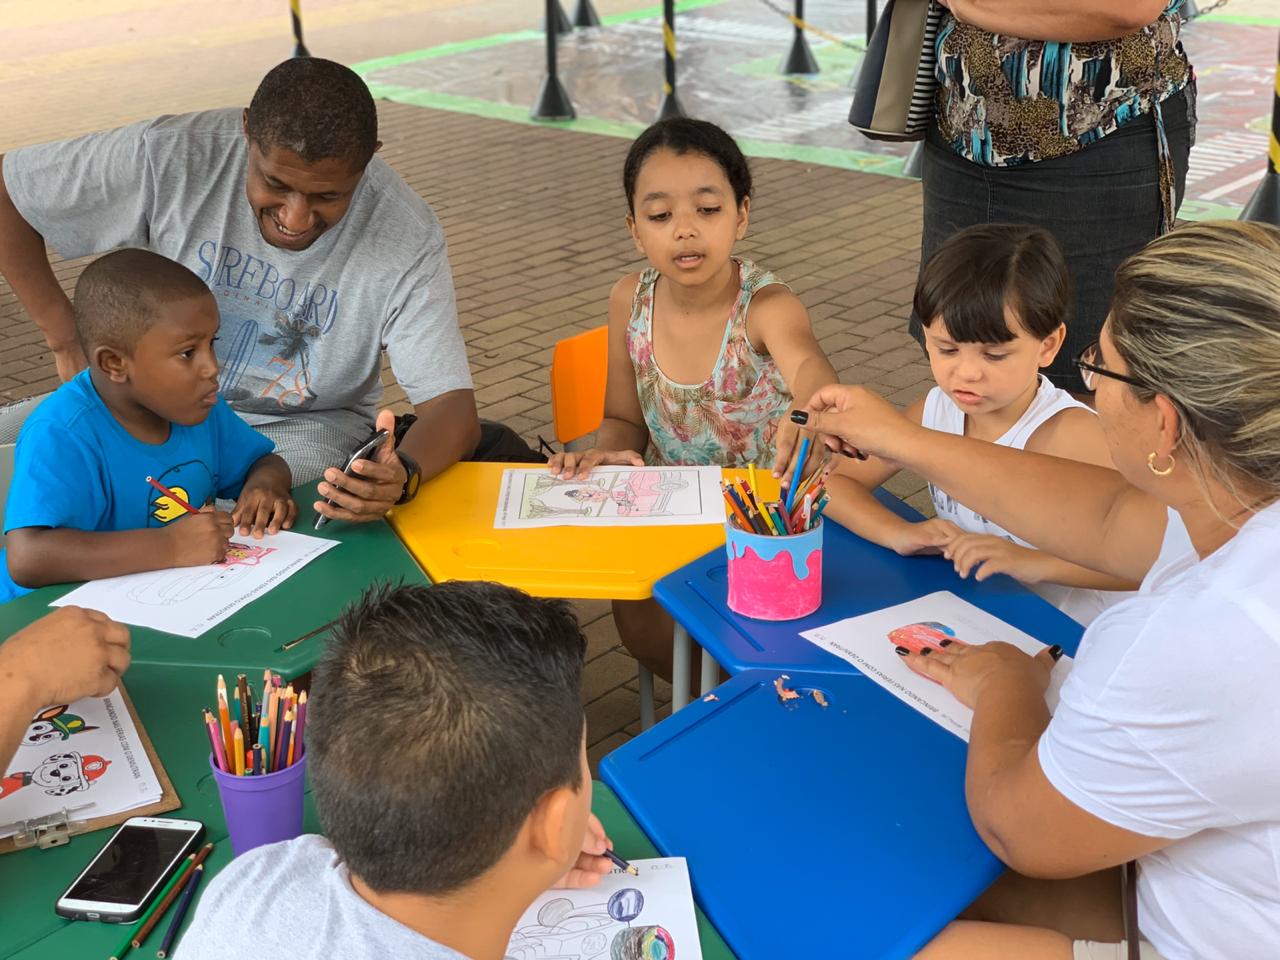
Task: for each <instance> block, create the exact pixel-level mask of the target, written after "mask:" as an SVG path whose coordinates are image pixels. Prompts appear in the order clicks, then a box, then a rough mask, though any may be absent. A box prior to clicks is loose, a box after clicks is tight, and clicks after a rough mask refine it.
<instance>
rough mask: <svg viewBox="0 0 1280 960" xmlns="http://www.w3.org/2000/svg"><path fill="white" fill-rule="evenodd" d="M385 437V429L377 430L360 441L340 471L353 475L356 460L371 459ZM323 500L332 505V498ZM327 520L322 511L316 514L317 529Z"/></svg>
mask: <svg viewBox="0 0 1280 960" xmlns="http://www.w3.org/2000/svg"><path fill="white" fill-rule="evenodd" d="M386 439H387V431H385V430H379V431H377V432H376V433H375V434H374V435H373V436H372V437H370V438H369V439H368V440H366V441H365V442H364V443H362V444H361V445H360V446H359V447H357V448H356V451H355V452H354V453H353V454H351V456H349V457H347V465H346V466H345V467H343V468H342V472H343V473H345V474H346V475H347V476H349V477H352V476H355V473H354V471H353V470H352V469H351V468H352V467H353V466H354V465H355V462H356V461H357V460H371V459H373V455H374V454H375V453H377V450H378V448H379V447H380V446H382V441H384V440H386ZM324 502H325V503H327V504H329V505H330V506H332V505H333V498H332V497H326V498H325V501H324ZM328 522H329V518H328V517H326V516H325V515H324V514H323V513H321V514H317V515H316V529H317V530H319V529H320V528H321V527H323V526H324V525H325V524H326V523H328Z"/></svg>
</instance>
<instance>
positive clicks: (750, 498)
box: [738, 480, 778, 536]
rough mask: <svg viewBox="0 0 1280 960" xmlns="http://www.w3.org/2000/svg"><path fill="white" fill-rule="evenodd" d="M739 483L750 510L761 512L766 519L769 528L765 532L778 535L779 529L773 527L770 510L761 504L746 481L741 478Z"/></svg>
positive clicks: (762, 518) (764, 519)
mask: <svg viewBox="0 0 1280 960" xmlns="http://www.w3.org/2000/svg"><path fill="white" fill-rule="evenodd" d="M738 484H739V485H741V487H742V496H743V500H744V501H745V503H746V505H747V507H748V508H749V509H750V510H754V511H755V512H756V513H758V514H760V519H761V520H763V521H764V525H765V526H766V527H767V528H768V529H767V530H765V531H764V532H765V533H768V534H772V535H775V536H776V535H777V533H778V531H777V530H775V529H773V520H772V519H771V518H770V517H769V511H767V510H765V509H764V508H763V507H762V506H761V505H760V502H759V501H758V500H757V499H756V496H755V494H754V493H753V492H752V491H751V490H750V489H749V488H748V487H747V485H746V483H745V482H744V481H742V480H739V481H738Z"/></svg>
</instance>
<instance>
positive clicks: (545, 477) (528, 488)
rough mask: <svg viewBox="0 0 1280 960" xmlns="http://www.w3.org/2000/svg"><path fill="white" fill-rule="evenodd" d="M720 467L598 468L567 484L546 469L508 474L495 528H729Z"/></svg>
mask: <svg viewBox="0 0 1280 960" xmlns="http://www.w3.org/2000/svg"><path fill="white" fill-rule="evenodd" d="M721 476H722V472H721V470H720V468H719V467H597V468H596V469H595V470H592V471H591V474H590V476H588V477H587V478H586V479H585V480H562V479H560V478H559V477H556V476H553V475H552V474H551V473H549V472H548V471H547V469H546V468H545V467H541V468H533V469H512V470H505V471H503V474H502V487H501V489H500V490H499V492H498V508H497V513H496V515H495V516H494V519H493V525H494V528H495V529H499V530H503V529H512V528H521V527H560V526H579V527H660V526H683V525H692V524H704V523H705V524H722V523H724V516H725V515H724V497H723V495H722V494H721V493H720V479H721Z"/></svg>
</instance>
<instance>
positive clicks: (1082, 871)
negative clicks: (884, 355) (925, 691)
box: [799, 222, 1280, 960]
mask: <svg viewBox="0 0 1280 960" xmlns="http://www.w3.org/2000/svg"><path fill="white" fill-rule="evenodd" d="M1079 366H1080V369H1081V372H1082V374H1083V376H1084V378H1085V383H1086V385H1088V386H1089V388H1090V389H1092V390H1094V391H1096V396H1097V409H1098V414H1099V417H1100V418H1101V421H1102V425H1103V428H1104V430H1105V433H1106V437H1107V442H1108V446H1109V448H1110V450H1111V455H1112V459H1113V461H1114V463H1115V465H1116V467H1117V469H1118V470H1119V473H1115V472H1112V471H1108V470H1104V469H1100V468H1098V467H1093V466H1089V465H1087V464H1082V463H1076V462H1072V461H1067V460H1060V459H1056V458H1053V457H1047V456H1043V455H1040V454H1034V453H1029V452H1024V451H1018V450H1010V449H1007V448H995V449H992V448H991V446H990V445H987V444H979V443H977V442H976V441H973V440H970V439H968V438H965V437H958V436H940V435H939V434H937V433H935V432H931V431H926V430H924V429H922V428H921V427H920V426H919V425H917V424H914V423H911V422H910V421H909V420H906V419H904V418H903V417H902V415H901V414H899V413H898V412H897V411H896V410H894V409H893V408H892V407H891V406H890V405H889V404H888V403H886V402H885V401H884V400H882V399H881V398H880V397H878V396H876V395H875V394H872V393H870V392H868V391H866V390H862V389H860V388H856V387H840V386H832V387H827V388H824V389H823V390H821V391H819V392H818V394H817V395H815V396H814V398H813V400H812V401H811V402H810V405H809V407H808V411H807V413H808V424H809V426H810V427H811V428H812V429H814V430H816V431H818V432H819V433H820V434H823V435H824V436H825V438H826V441H827V443H828V445H830V446H833V447H834V448H839V449H842V450H844V451H845V452H852V451H854V450H864V451H868V452H872V453H875V454H878V455H879V456H881V457H884V458H886V459H888V460H891V461H893V462H895V463H899V464H901V465H902V466H904V467H906V468H909V469H912V470H915V471H917V472H919V473H920V474H922V475H923V476H925V477H926V478H928V479H929V480H930V481H931V482H933V483H935V484H937V485H939V486H941V487H944V488H945V489H947V490H949V491H950V492H952V493H953V495H954V496H956V497H957V498H958V499H960V500H962V501H963V502H964V503H966V504H968V505H970V506H971V507H972V508H973V509H975V510H978V511H980V512H981V513H982V515H983V516H985V517H989V518H991V519H992V520H994V521H995V522H997V523H999V524H1000V525H1001V526H1003V527H1004V528H1005V529H1008V530H1010V531H1012V532H1013V533H1015V534H1017V535H1018V536H1019V537H1022V538H1024V539H1026V540H1028V541H1029V542H1031V543H1033V544H1035V545H1036V546H1037V547H1040V548H1041V549H1044V550H1048V551H1050V552H1052V553H1053V554H1055V555H1057V556H1061V557H1064V558H1066V559H1069V560H1072V561H1074V562H1076V563H1080V564H1083V565H1085V566H1088V567H1091V568H1094V569H1100V570H1105V571H1108V572H1110V573H1112V574H1114V575H1116V576H1118V577H1129V578H1143V583H1142V587H1141V589H1140V591H1139V593H1138V594H1137V595H1136V596H1134V597H1133V598H1131V599H1128V600H1125V601H1124V602H1122V603H1120V604H1117V605H1116V606H1114V607H1112V608H1111V609H1109V610H1107V611H1105V612H1104V613H1102V614H1101V615H1100V616H1099V617H1098V618H1097V619H1096V620H1095V621H1094V623H1093V624H1092V626H1091V627H1090V628H1089V629H1088V631H1087V632H1086V633H1085V637H1084V640H1083V641H1082V642H1081V645H1080V651H1079V654H1078V656H1077V660H1076V663H1075V667H1074V670H1073V671H1072V673H1071V676H1070V677H1069V678H1068V679H1067V681H1066V683H1065V684H1064V686H1063V689H1062V697H1061V702H1060V704H1059V706H1058V707H1057V711H1056V713H1055V714H1054V716H1053V718H1052V720H1051V719H1050V716H1049V712H1048V710H1047V708H1046V707H1045V703H1044V698H1043V693H1044V690H1045V687H1046V684H1047V682H1048V679H1049V671H1050V669H1051V667H1052V662H1053V658H1052V657H1051V656H1041V657H1037V658H1034V659H1033V658H1031V657H1028V656H1027V655H1025V654H1023V653H1022V652H1020V651H1018V650H1017V649H1015V648H1014V647H1012V646H1008V645H1006V644H1001V643H988V644H983V645H979V646H970V647H964V648H960V649H957V648H955V647H954V646H953V647H951V648H949V649H948V650H947V651H945V652H934V653H932V654H929V655H917V654H909V655H908V657H907V659H908V661H909V662H910V664H911V666H912V668H913V669H915V670H917V671H918V672H920V673H922V674H924V675H926V676H929V677H931V678H932V679H934V680H937V681H938V682H940V683H942V684H943V685H944V686H946V687H947V689H949V690H950V691H951V692H952V693H953V694H955V695H956V696H957V697H958V698H959V699H960V700H961V701H962V702H964V703H965V704H967V705H969V706H971V707H972V708H973V710H974V717H973V727H972V736H971V739H970V742H969V757H968V769H967V774H966V796H967V799H968V804H969V811H970V814H971V816H972V817H973V822H974V825H975V826H976V827H977V829H978V831H979V832H980V834H981V835H982V837H983V838H984V839H985V840H986V842H987V844H988V845H989V846H990V847H991V849H992V850H993V851H994V852H995V853H996V854H997V855H998V856H999V857H1000V858H1001V859H1002V860H1003V861H1004V862H1005V863H1006V864H1008V865H1009V866H1010V867H1011V868H1012V869H1013V870H1014V871H1016V872H1017V873H1010V874H1008V875H1006V878H1005V880H1003V881H1001V882H999V883H997V884H996V885H995V887H993V888H992V890H990V891H988V893H987V894H986V895H984V896H983V897H982V898H980V899H979V900H978V902H977V903H975V904H974V905H973V907H971V908H970V910H969V911H967V912H966V914H965V915H964V919H961V920H957V921H956V922H954V923H952V924H951V925H950V926H949V927H947V928H946V930H944V931H943V932H942V933H941V934H939V935H938V937H937V938H936V939H935V940H934V941H933V942H932V943H931V944H929V945H928V946H927V947H926V948H925V949H924V950H923V951H922V952H921V953H920V954H919V956H920V957H921V958H928V960H940V958H943V960H945V958H967V957H1009V958H1017V960H1040V958H1043V960H1071V958H1073V957H1074V958H1075V960H1100V958H1108V960H1112V958H1116V960H1123V958H1124V957H1125V956H1127V954H1126V952H1125V949H1126V947H1125V944H1124V943H1121V942H1118V941H1121V940H1122V938H1123V937H1124V931H1125V929H1126V925H1124V924H1122V923H1121V917H1122V910H1121V895H1120V891H1119V884H1118V879H1117V871H1116V870H1115V868H1116V867H1117V866H1118V865H1121V864H1124V863H1126V862H1127V861H1130V860H1136V861H1137V864H1138V868H1137V877H1138V880H1137V897H1136V901H1137V907H1136V924H1130V925H1128V927H1127V929H1130V930H1133V929H1135V928H1136V929H1137V930H1139V931H1140V933H1141V939H1142V947H1141V949H1142V953H1141V956H1142V957H1143V958H1144V960H1147V958H1156V957H1158V958H1163V960H1192V958H1195V960H1264V958H1266V960H1273V958H1275V957H1280V746H1278V745H1277V744H1278V742H1280V741H1278V740H1277V733H1278V731H1280V695H1277V692H1276V691H1277V688H1280V503H1277V502H1276V501H1277V497H1278V496H1280V230H1277V229H1276V228H1274V227H1269V226H1265V225H1262V224H1251V223H1234V222H1221V223H1205V224H1197V225H1192V226H1188V227H1183V228H1181V229H1178V230H1175V231H1174V232H1172V233H1170V234H1167V235H1165V236H1163V237H1161V238H1159V239H1157V240H1155V241H1153V242H1152V243H1151V244H1150V245H1149V246H1148V247H1146V248H1145V249H1144V250H1142V251H1140V252H1139V253H1137V254H1135V255H1134V256H1133V257H1131V258H1130V259H1129V260H1127V261H1126V262H1125V263H1124V264H1123V265H1122V266H1121V267H1120V270H1119V271H1118V273H1117V276H1116V286H1115V294H1114V299H1113V301H1112V309H1111V316H1110V317H1109V319H1108V321H1107V324H1106V326H1105V327H1104V329H1103V332H1102V338H1101V340H1100V341H1099V343H1098V344H1097V345H1096V347H1091V348H1090V349H1089V350H1086V351H1085V353H1084V354H1083V355H1082V356H1081V358H1080V360H1079ZM803 416H804V413H803V412H801V413H800V414H799V417H800V418H803ZM1054 652H1055V653H1056V654H1057V655H1058V656H1061V651H1060V650H1056V651H1054ZM1100 871H1106V872H1100ZM1020 875H1021V876H1020ZM1029 877H1037V878H1042V879H1041V880H1040V881H1034V880H1029V879H1027V878H1029ZM1126 912H1129V911H1126ZM983 921H987V922H983ZM990 921H999V922H990Z"/></svg>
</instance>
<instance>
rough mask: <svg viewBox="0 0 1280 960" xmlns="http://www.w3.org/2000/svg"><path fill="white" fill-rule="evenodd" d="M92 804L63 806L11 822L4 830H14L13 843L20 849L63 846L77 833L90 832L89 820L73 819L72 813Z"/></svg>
mask: <svg viewBox="0 0 1280 960" xmlns="http://www.w3.org/2000/svg"><path fill="white" fill-rule="evenodd" d="M92 806H93V804H92V803H85V804H81V805H80V806H78V807H71V808H70V809H68V808H66V807H63V808H62V809H61V810H59V811H58V812H57V813H50V814H46V815H45V816H43V817H32V818H31V819H30V820H19V821H18V822H17V823H11V824H9V825H8V826H7V827H5V828H4V830H5V831H8V830H12V831H14V833H13V837H12V839H13V845H14V847H15V848H16V849H18V850H21V849H23V848H24V847H39V848H40V849H41V850H48V849H49V848H50V847H61V846H62V845H63V844H66V843H68V842H70V840H71V838H72V837H74V836H75V835H76V834H78V833H87V832H88V821H87V820H72V819H70V815H71V814H73V813H78V812H79V811H81V810H88V809H89V808H90V807H92Z"/></svg>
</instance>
